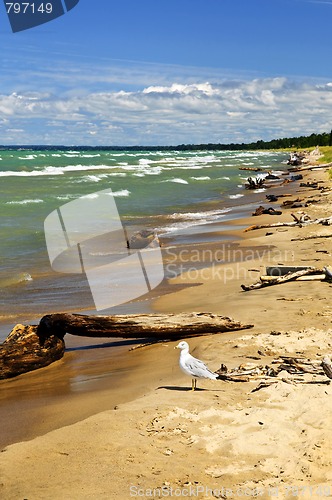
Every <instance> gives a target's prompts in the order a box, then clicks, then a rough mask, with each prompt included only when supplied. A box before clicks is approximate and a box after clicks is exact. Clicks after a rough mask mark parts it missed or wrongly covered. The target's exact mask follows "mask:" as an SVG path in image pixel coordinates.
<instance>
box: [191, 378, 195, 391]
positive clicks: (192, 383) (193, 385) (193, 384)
mask: <svg viewBox="0 0 332 500" xmlns="http://www.w3.org/2000/svg"><path fill="white" fill-rule="evenodd" d="M195 389H196V379H195V378H192V379H191V390H192V391H194V390H195Z"/></svg>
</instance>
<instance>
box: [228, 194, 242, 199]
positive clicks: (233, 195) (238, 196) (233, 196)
mask: <svg viewBox="0 0 332 500" xmlns="http://www.w3.org/2000/svg"><path fill="white" fill-rule="evenodd" d="M242 196H244V194H241V193H237V194H230V195H229V199H230V200H237V199H238V198H242Z"/></svg>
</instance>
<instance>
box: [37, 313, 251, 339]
mask: <svg viewBox="0 0 332 500" xmlns="http://www.w3.org/2000/svg"><path fill="white" fill-rule="evenodd" d="M252 326H253V325H244V324H242V323H239V322H237V321H234V320H233V319H231V318H228V317H225V316H218V315H217V314H211V313H187V314H186V313H183V314H133V315H127V314H123V315H121V314H119V315H116V316H85V315H81V314H66V313H60V314H50V315H48V316H44V317H43V318H42V319H41V320H40V323H39V326H38V330H37V332H38V335H39V337H40V338H41V339H45V338H48V337H49V336H50V335H56V336H57V337H59V338H61V339H63V337H64V336H65V334H66V333H70V334H71V335H78V336H80V337H122V338H126V339H133V338H151V337H152V338H155V339H157V340H178V339H181V338H184V337H186V338H187V337H188V338H189V337H195V336H197V335H210V334H211V333H222V332H228V331H234V330H242V329H246V328H252Z"/></svg>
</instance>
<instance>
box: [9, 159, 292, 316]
mask: <svg viewBox="0 0 332 500" xmlns="http://www.w3.org/2000/svg"><path fill="white" fill-rule="evenodd" d="M286 156H287V155H285V154H282V153H273V152H245V151H241V152H236V151H235V152H234V151H232V152H229V151H222V152H209V151H202V152H175V151H167V152H163V151H161V152H146V151H144V152H132V151H123V152H114V151H82V150H80V151H65V152H64V151H53V150H52V151H30V150H20V151H11V150H4V151H0V183H1V197H0V208H1V224H0V241H1V247H0V248H1V252H0V270H1V275H0V289H1V299H0V322H1V321H2V323H4V322H5V323H10V322H13V323H16V322H17V320H18V319H20V318H22V320H24V319H25V318H28V317H31V315H36V317H38V316H40V315H41V314H44V313H47V312H52V311H56V310H61V309H68V308H69V309H70V306H71V308H72V310H75V309H79V308H84V307H87V308H89V306H90V307H91V297H90V295H89V293H88V291H87V290H88V287H87V284H86V282H85V280H84V279H83V278H82V276H66V275H61V274H59V273H55V272H53V271H52V269H51V267H50V264H49V260H48V254H47V250H46V244H45V238H44V228H43V224H44V219H45V218H46V217H47V215H48V214H49V213H50V212H52V211H53V210H55V209H57V208H58V207H60V206H61V205H63V204H65V203H68V202H69V201H71V200H74V199H76V198H78V197H80V196H84V195H89V194H93V193H96V192H97V191H100V190H103V189H108V188H111V189H112V191H113V194H114V197H115V200H116V204H117V207H118V210H119V213H120V215H121V218H122V222H123V224H124V225H126V224H128V225H130V226H135V225H137V226H139V227H140V228H142V227H143V228H144V227H146V228H153V229H155V230H157V232H158V234H159V235H160V236H161V238H162V237H163V235H173V236H174V238H175V240H176V236H177V234H179V233H181V237H182V238H183V235H184V234H186V232H187V233H188V234H189V235H190V237H191V238H195V234H196V235H198V234H200V233H202V232H203V233H204V230H203V224H205V225H206V224H210V223H216V222H222V221H223V220H226V219H227V218H229V217H231V213H232V207H233V206H234V205H237V206H239V205H241V203H242V204H245V203H247V200H246V191H245V189H244V183H245V180H246V178H247V177H248V172H246V171H241V170H239V167H256V166H259V167H261V168H263V169H266V170H273V171H278V170H282V169H284V168H285V166H284V163H283V162H284V161H285V159H286ZM249 174H250V173H249ZM254 175H255V174H254ZM200 226H201V227H200ZM204 227H206V226H204Z"/></svg>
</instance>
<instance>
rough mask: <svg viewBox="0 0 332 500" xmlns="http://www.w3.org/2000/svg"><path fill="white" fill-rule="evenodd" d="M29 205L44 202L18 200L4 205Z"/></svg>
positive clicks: (38, 200) (42, 201)
mask: <svg viewBox="0 0 332 500" xmlns="http://www.w3.org/2000/svg"><path fill="white" fill-rule="evenodd" d="M30 203H44V200H40V199H38V198H37V199H35V200H20V201H7V202H6V205H29V204H30Z"/></svg>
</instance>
